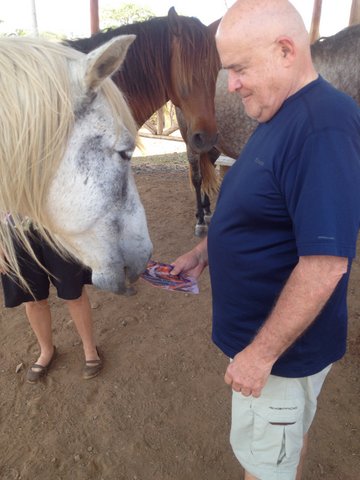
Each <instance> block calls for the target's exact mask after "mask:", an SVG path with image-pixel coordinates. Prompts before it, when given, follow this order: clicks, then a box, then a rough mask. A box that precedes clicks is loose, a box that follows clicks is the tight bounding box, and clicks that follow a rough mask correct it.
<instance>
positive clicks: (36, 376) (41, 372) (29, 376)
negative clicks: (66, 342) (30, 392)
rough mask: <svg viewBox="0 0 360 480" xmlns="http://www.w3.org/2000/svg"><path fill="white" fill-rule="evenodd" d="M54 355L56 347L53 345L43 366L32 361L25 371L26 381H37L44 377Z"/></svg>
mask: <svg viewBox="0 0 360 480" xmlns="http://www.w3.org/2000/svg"><path fill="white" fill-rule="evenodd" d="M55 357H56V347H55V346H54V351H53V354H52V357H51V358H50V361H49V363H48V364H47V365H46V366H45V367H44V366H43V365H39V364H38V363H34V364H33V365H31V367H30V368H29V370H28V371H27V373H26V381H27V382H28V383H37V382H38V381H39V380H40V379H41V378H43V377H45V376H46V374H47V373H48V370H49V368H50V366H51V364H52V363H53V361H54V359H55ZM34 369H35V370H34Z"/></svg>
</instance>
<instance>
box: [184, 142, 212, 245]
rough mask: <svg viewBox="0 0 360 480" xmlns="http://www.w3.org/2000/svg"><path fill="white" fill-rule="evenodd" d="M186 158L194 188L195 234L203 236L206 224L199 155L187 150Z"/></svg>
mask: <svg viewBox="0 0 360 480" xmlns="http://www.w3.org/2000/svg"><path fill="white" fill-rule="evenodd" d="M188 160H189V165H190V177H191V183H192V185H193V187H194V189H195V198H196V214H195V215H196V218H197V222H196V225H195V235H196V236H197V237H203V236H205V235H206V233H207V225H206V222H205V218H204V209H203V202H202V195H201V183H202V178H201V173H200V157H199V155H197V154H194V153H192V152H190V151H189V150H188Z"/></svg>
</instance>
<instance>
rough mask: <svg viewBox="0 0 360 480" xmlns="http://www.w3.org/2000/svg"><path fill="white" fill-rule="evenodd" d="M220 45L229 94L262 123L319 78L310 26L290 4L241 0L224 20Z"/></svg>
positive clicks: (282, 0)
mask: <svg viewBox="0 0 360 480" xmlns="http://www.w3.org/2000/svg"><path fill="white" fill-rule="evenodd" d="M216 44H217V48H218V51H219V55H220V59H221V63H222V65H223V68H225V69H226V70H228V73H229V90H230V91H236V92H238V93H239V94H240V95H241V97H242V101H243V104H244V108H245V111H246V113H247V114H248V115H249V116H250V117H252V118H254V119H255V120H257V121H259V122H266V121H268V120H270V119H271V118H272V117H273V116H274V115H275V113H276V112H277V111H278V110H279V108H280V107H281V105H282V104H283V102H284V101H285V100H286V99H287V98H288V97H289V96H290V95H292V94H294V93H295V92H296V91H298V90H300V88H302V87H303V86H304V85H306V84H307V83H309V82H311V81H312V80H314V79H315V78H316V77H317V74H316V72H315V70H314V67H313V64H312V61H311V54H310V45H309V36H308V33H307V31H306V28H305V25H304V22H303V21H302V19H301V16H300V14H299V13H298V12H297V10H296V9H295V8H294V7H293V6H292V5H291V3H290V2H288V1H287V0H238V1H237V2H236V3H235V4H234V5H233V6H232V7H231V8H230V9H229V10H228V11H227V13H226V14H225V15H224V17H223V18H222V20H221V22H220V25H219V28H218V30H217V34H216Z"/></svg>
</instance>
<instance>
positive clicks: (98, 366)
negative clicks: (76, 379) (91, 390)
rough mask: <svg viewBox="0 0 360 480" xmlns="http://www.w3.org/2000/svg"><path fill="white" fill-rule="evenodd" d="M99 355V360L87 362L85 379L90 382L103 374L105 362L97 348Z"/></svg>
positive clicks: (84, 372)
mask: <svg viewBox="0 0 360 480" xmlns="http://www.w3.org/2000/svg"><path fill="white" fill-rule="evenodd" d="M96 351H97V354H98V355H99V357H100V358H99V359H98V360H86V361H85V365H84V368H83V379H84V380H90V378H94V377H96V376H97V375H99V373H100V372H101V370H102V368H103V361H102V359H101V356H100V353H99V350H98V348H97V347H96Z"/></svg>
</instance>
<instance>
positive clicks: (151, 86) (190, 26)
mask: <svg viewBox="0 0 360 480" xmlns="http://www.w3.org/2000/svg"><path fill="white" fill-rule="evenodd" d="M122 34H135V35H136V40H135V42H134V43H133V44H132V45H131V46H130V48H129V50H128V53H127V55H126V58H125V61H124V63H123V65H122V67H121V69H120V70H119V71H117V72H116V73H115V74H114V75H113V77H112V78H113V80H114V82H115V83H116V84H117V85H118V87H119V88H120V89H121V91H122V92H123V93H124V95H125V97H126V99H127V101H128V104H129V106H130V108H131V110H132V113H133V116H134V119H135V121H136V122H137V124H138V126H139V127H140V126H141V125H143V123H144V122H145V121H146V120H148V119H149V118H150V117H151V115H152V114H153V113H154V112H156V111H157V110H158V109H159V108H161V107H162V106H163V105H164V104H165V103H166V102H167V101H168V100H171V101H172V103H173V104H174V105H175V106H176V107H178V108H180V109H181V112H182V114H183V119H184V121H183V128H182V136H183V138H184V141H185V142H186V144H187V148H188V150H189V151H191V152H194V153H195V154H196V155H197V157H196V158H195V161H194V162H190V166H191V171H192V178H195V177H199V178H201V177H200V167H199V155H200V156H201V157H202V158H203V159H202V162H203V166H202V174H203V175H204V176H205V177H206V171H207V169H209V170H210V171H211V170H213V168H212V164H211V162H209V160H208V159H207V155H208V152H209V151H210V150H211V148H212V147H213V146H214V145H215V143H216V142H217V126H216V121H215V107H214V96H215V85H216V75H217V72H218V68H219V63H218V62H219V59H218V55H217V52H216V47H215V39H214V35H213V34H212V32H211V31H209V29H208V28H207V27H206V26H205V25H203V24H202V23H201V22H200V21H199V20H198V19H197V18H194V17H186V16H181V15H178V14H177V13H176V12H175V9H174V8H173V7H172V8H171V9H170V10H169V13H168V16H166V17H154V18H152V19H150V20H147V21H144V22H138V23H134V24H129V25H124V26H121V27H119V28H115V29H109V30H106V31H103V32H99V33H97V34H95V35H93V36H92V37H90V38H81V39H77V40H69V41H66V44H67V45H69V46H71V47H73V48H75V49H77V50H80V51H82V52H84V53H88V52H90V51H91V50H93V49H94V48H96V47H98V46H100V45H102V44H103V43H105V42H106V41H107V40H110V39H111V38H112V37H114V36H117V35H122ZM211 72H212V73H211Z"/></svg>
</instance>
